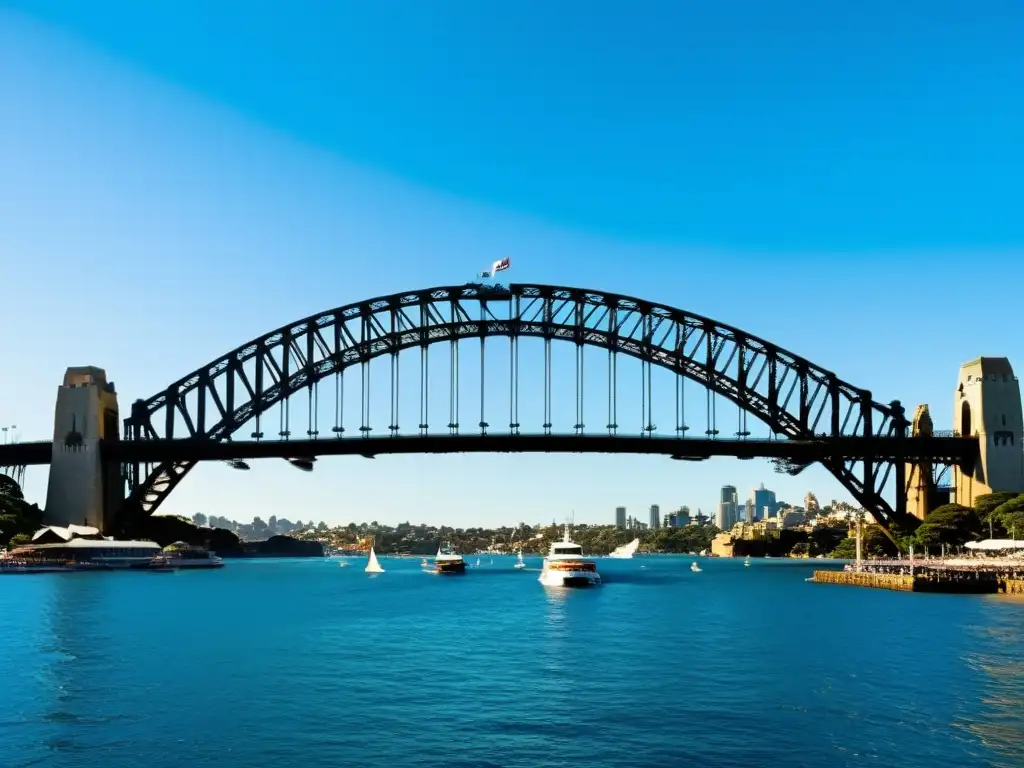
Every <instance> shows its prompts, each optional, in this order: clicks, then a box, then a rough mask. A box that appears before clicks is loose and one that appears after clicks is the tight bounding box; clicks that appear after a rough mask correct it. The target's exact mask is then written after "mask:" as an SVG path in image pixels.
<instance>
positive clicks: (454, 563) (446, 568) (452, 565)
mask: <svg viewBox="0 0 1024 768" xmlns="http://www.w3.org/2000/svg"><path fill="white" fill-rule="evenodd" d="M476 563H477V565H480V561H479V560H477V561H476ZM465 572H466V561H465V560H463V559H462V555H459V554H456V553H455V552H452V549H451V545H449V546H447V547H438V548H437V554H436V555H435V556H434V573H437V574H440V575H443V576H459V575H462V574H464V573H465Z"/></svg>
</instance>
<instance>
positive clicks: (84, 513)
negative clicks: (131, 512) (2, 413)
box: [43, 366, 124, 531]
mask: <svg viewBox="0 0 1024 768" xmlns="http://www.w3.org/2000/svg"><path fill="white" fill-rule="evenodd" d="M118 422H119V418H118V409H117V393H116V392H115V390H114V384H113V382H108V381H107V374H106V372H105V371H104V370H103V369H102V368H95V367H93V366H83V367H77V368H68V369H67V371H66V372H65V374H64V383H63V384H62V385H61V386H60V387H59V388H58V389H57V407H56V410H55V413H54V418H53V455H52V458H51V461H50V479H49V483H48V485H47V489H46V509H45V511H44V514H43V520H44V522H45V523H46V524H47V525H69V524H74V525H91V526H94V527H96V528H99V529H100V530H101V531H102V530H105V528H106V527H107V525H108V523H109V519H108V517H109V514H110V513H111V512H112V511H114V510H116V508H117V506H118V505H119V504H120V502H121V501H123V500H124V483H123V481H122V479H121V473H120V468H119V467H118V465H117V464H111V465H104V462H103V459H102V456H101V453H100V441H102V440H117V439H118V438H119V434H118V428H119V423H118Z"/></svg>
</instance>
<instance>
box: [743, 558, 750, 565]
mask: <svg viewBox="0 0 1024 768" xmlns="http://www.w3.org/2000/svg"><path fill="white" fill-rule="evenodd" d="M743 567H744V568H749V567H750V555H747V559H746V560H744V561H743Z"/></svg>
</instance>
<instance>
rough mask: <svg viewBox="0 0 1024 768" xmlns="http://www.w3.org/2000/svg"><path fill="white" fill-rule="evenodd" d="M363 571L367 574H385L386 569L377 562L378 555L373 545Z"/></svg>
mask: <svg viewBox="0 0 1024 768" xmlns="http://www.w3.org/2000/svg"><path fill="white" fill-rule="evenodd" d="M363 570H364V571H366V573H384V569H383V568H381V567H380V562H379V561H378V560H377V553H376V552H374V551H373V544H371V545H370V557H369V558H368V559H367V560H366V567H365V568H364V569H363Z"/></svg>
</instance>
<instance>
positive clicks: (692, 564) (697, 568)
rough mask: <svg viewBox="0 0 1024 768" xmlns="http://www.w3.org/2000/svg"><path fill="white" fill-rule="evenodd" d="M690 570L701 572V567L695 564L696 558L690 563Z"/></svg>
mask: <svg viewBox="0 0 1024 768" xmlns="http://www.w3.org/2000/svg"><path fill="white" fill-rule="evenodd" d="M690 570H691V571H693V572H694V573H700V572H701V567H700V566H699V565H697V561H696V560H694V561H693V562H692V563H690Z"/></svg>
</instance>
